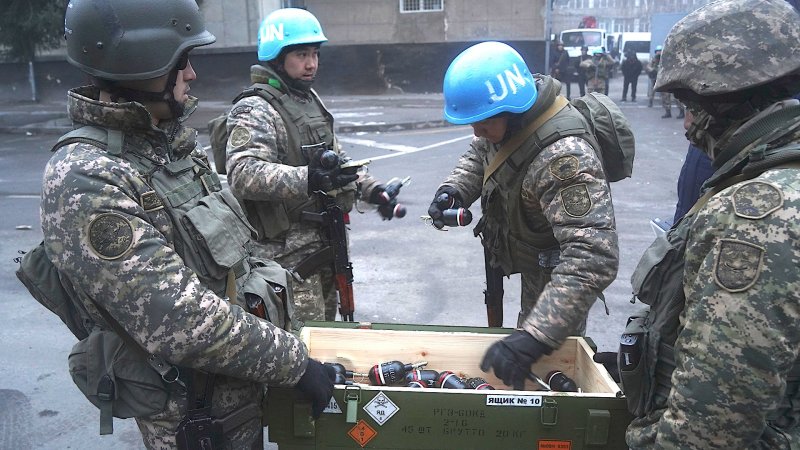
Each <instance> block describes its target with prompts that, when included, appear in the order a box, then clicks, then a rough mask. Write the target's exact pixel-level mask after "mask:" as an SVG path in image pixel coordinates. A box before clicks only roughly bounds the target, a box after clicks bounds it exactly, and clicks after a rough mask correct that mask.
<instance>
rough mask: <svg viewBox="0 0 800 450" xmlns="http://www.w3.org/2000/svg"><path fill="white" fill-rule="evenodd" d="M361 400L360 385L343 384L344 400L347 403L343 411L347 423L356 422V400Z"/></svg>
mask: <svg viewBox="0 0 800 450" xmlns="http://www.w3.org/2000/svg"><path fill="white" fill-rule="evenodd" d="M359 400H361V386H345V388H344V401H345V403H346V404H347V407H346V408H347V411H345V414H346V419H345V422H347V423H356V422H358V402H359Z"/></svg>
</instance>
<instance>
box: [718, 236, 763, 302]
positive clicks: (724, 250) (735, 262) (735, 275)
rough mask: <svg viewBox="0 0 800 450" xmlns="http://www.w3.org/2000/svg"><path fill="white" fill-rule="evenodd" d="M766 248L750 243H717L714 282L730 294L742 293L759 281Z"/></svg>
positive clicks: (729, 240) (727, 240)
mask: <svg viewBox="0 0 800 450" xmlns="http://www.w3.org/2000/svg"><path fill="white" fill-rule="evenodd" d="M763 261H764V248H763V247H760V246H758V245H754V244H751V243H749V242H744V241H738V240H734V239H722V240H720V241H719V243H717V257H716V261H714V281H715V282H716V283H717V285H719V287H721V288H722V289H725V290H726V291H729V292H742V291H745V290H747V289H749V288H750V287H751V286H752V285H753V284H755V282H756V281H757V280H758V276H759V275H760V274H761V266H762V265H763Z"/></svg>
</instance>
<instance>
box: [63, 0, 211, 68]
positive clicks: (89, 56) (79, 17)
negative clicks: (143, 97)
mask: <svg viewBox="0 0 800 450" xmlns="http://www.w3.org/2000/svg"><path fill="white" fill-rule="evenodd" d="M64 38H65V39H66V40H67V60H68V61H69V62H70V64H72V65H74V66H76V67H78V68H79V69H81V70H82V71H84V72H86V73H88V74H90V75H94V76H96V77H98V78H103V79H106V80H114V81H123V80H148V79H151V78H157V77H160V76H161V75H164V74H167V73H169V72H170V71H171V70H172V69H173V68H174V67H175V66H176V64H177V62H178V60H179V59H180V57H181V55H182V54H183V53H184V52H186V51H188V50H191V49H192V48H194V47H198V46H201V45H208V44H211V43H213V42H214V41H215V40H216V38H215V37H214V35H213V34H211V33H209V32H208V31H207V30H206V26H205V22H204V20H203V16H202V15H201V14H200V8H199V7H198V6H197V3H196V2H195V1H194V0H71V1H70V2H69V4H68V5H67V12H66V15H65V17H64Z"/></svg>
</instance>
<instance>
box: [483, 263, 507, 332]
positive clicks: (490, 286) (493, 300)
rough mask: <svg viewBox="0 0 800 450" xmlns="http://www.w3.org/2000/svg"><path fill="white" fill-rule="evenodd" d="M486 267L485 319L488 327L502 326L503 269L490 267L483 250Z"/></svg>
mask: <svg viewBox="0 0 800 450" xmlns="http://www.w3.org/2000/svg"><path fill="white" fill-rule="evenodd" d="M483 259H484V265H485V267H486V290H484V291H483V296H484V301H485V302H486V318H487V319H488V323H489V326H490V327H502V326H503V269H501V268H499V267H497V268H495V267H492V265H491V264H490V263H489V262H490V261H491V256H490V255H489V252H488V251H487V250H486V249H485V248H484V249H483Z"/></svg>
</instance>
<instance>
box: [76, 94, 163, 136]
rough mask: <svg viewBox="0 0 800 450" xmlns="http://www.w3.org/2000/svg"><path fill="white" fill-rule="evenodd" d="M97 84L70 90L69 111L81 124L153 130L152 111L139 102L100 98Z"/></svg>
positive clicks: (120, 128)
mask: <svg viewBox="0 0 800 450" xmlns="http://www.w3.org/2000/svg"><path fill="white" fill-rule="evenodd" d="M99 97H100V91H99V89H98V88H97V87H95V86H83V87H79V88H75V89H72V90H70V91H69V94H68V96H67V112H68V113H69V118H70V119H71V120H72V121H73V122H75V123H79V124H85V125H97V126H101V127H105V128H112V129H117V130H153V126H152V123H153V122H152V121H151V116H150V113H149V112H148V111H147V109H145V107H144V106H143V105H142V104H141V103H138V102H125V103H113V102H104V101H101V100H99Z"/></svg>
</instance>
